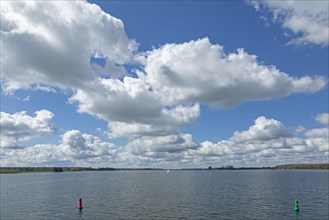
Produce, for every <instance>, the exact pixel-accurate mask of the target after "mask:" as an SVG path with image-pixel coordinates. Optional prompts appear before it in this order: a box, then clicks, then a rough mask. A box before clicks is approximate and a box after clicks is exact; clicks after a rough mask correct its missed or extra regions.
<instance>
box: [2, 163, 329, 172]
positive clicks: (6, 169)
mask: <svg viewBox="0 0 329 220" xmlns="http://www.w3.org/2000/svg"><path fill="white" fill-rule="evenodd" d="M118 170H164V169H162V168H111V167H101V168H91V167H0V173H29V172H30V173H36V172H76V171H118ZM177 170H329V163H321V164H283V165H278V166H275V167H239V168H235V167H233V166H225V167H224V166H223V167H214V168H213V167H211V166H210V167H208V168H193V169H177Z"/></svg>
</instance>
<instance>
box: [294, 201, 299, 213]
mask: <svg viewBox="0 0 329 220" xmlns="http://www.w3.org/2000/svg"><path fill="white" fill-rule="evenodd" d="M294 211H295V212H298V211H299V206H298V200H297V199H295V207H294Z"/></svg>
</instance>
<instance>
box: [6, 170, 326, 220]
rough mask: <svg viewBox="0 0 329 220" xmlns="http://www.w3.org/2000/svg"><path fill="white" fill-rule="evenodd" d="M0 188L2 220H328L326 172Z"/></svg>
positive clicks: (130, 177)
mask: <svg viewBox="0 0 329 220" xmlns="http://www.w3.org/2000/svg"><path fill="white" fill-rule="evenodd" d="M0 181H1V210H0V211H1V212H0V213H1V214H0V219H2V220H3V219H24V220H25V219H33V220H37V219H95V220H96V219H97V220H98V219H326V220H327V219H328V218H329V210H328V207H329V201H328V200H329V186H328V184H329V183H328V182H329V172H328V171H265V170H264V171H259V170H258V171H256V170H255V171H207V170H203V171H202V170H200V171H171V172H170V173H169V174H167V173H166V171H112V172H111V171H108V172H107V171H103V172H72V173H70V172H68V173H33V174H5V175H3V174H2V175H0ZM79 197H82V198H83V205H84V209H83V210H82V211H81V212H79V210H78V208H77V206H78V204H77V203H78V199H79ZM295 198H297V199H298V200H299V205H300V212H299V213H298V214H296V213H295V212H294V211H293V205H294V204H293V203H294V199H295Z"/></svg>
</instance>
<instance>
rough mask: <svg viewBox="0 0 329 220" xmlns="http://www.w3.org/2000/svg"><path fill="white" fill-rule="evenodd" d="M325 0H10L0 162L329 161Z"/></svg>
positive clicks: (5, 6) (5, 10)
mask: <svg viewBox="0 0 329 220" xmlns="http://www.w3.org/2000/svg"><path fill="white" fill-rule="evenodd" d="M328 4H329V3H328V1H325V0H323V1H312V2H311V1H296V0H295V1H267V0H260V1H254V0H249V1H156V2H155V1H88V2H87V1H1V118H0V119H1V147H0V150H1V151H0V159H1V166H85V167H117V168H120V167H123V168H137V167H154V168H155V167H161V168H195V167H208V166H213V167H221V166H227V165H233V166H235V167H261V166H276V165H279V164H288V163H328V162H329V144H328V142H329V137H328V136H329V130H328V129H329V128H328V126H329V113H328V112H329V111H328V94H329V93H328V74H329V67H328V66H329V65H328V60H329V57H328V56H329V55H328V53H329V51H328V44H329V25H328V24H329V19H328V18H329V16H328V13H329V12H328V11H329V5H328Z"/></svg>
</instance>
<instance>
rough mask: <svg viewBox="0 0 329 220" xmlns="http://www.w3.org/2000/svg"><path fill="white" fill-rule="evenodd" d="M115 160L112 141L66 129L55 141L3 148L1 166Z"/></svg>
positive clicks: (97, 163) (106, 163)
mask: <svg viewBox="0 0 329 220" xmlns="http://www.w3.org/2000/svg"><path fill="white" fill-rule="evenodd" d="M115 160H116V148H115V145H114V144H112V143H109V142H104V141H102V140H101V139H100V138H98V137H95V136H93V135H90V134H82V133H81V132H80V131H78V130H70V131H67V132H65V133H64V134H63V136H62V139H61V141H60V144H59V145H51V144H38V145H35V146H32V147H27V148H24V149H17V150H11V151H4V155H3V156H2V160H1V164H2V165H4V166H91V167H99V166H106V167H108V166H110V164H112V163H114V162H115Z"/></svg>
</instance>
